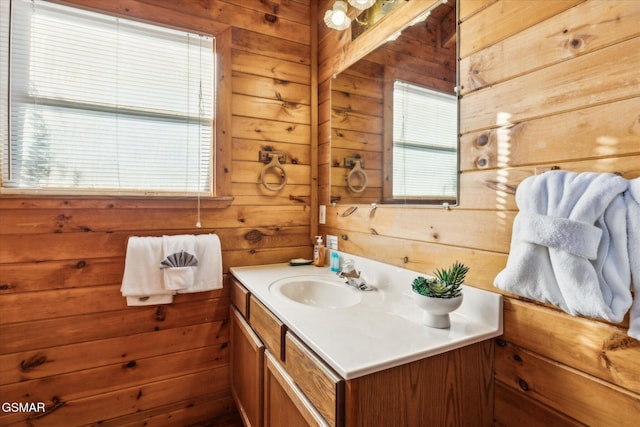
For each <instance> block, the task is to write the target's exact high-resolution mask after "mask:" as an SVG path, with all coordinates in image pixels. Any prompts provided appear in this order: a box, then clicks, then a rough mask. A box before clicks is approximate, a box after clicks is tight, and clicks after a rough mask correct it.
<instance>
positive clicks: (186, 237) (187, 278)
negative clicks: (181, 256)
mask: <svg viewBox="0 0 640 427" xmlns="http://www.w3.org/2000/svg"><path fill="white" fill-rule="evenodd" d="M195 240H196V239H195V236H194V235H192V234H181V235H177V236H162V259H165V258H167V257H169V256H171V255H173V254H176V253H180V252H187V253H189V254H191V255H193V254H195V246H196V245H195ZM196 258H198V256H197V255H196ZM158 268H160V265H159V264H158ZM196 268H197V267H177V268H176V267H171V268H163V269H162V271H163V274H164V287H165V288H167V289H169V290H181V289H187V288H190V287H192V286H193V283H194V270H195V269H196Z"/></svg>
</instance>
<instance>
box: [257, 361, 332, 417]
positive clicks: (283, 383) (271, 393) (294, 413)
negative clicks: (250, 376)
mask: <svg viewBox="0 0 640 427" xmlns="http://www.w3.org/2000/svg"><path fill="white" fill-rule="evenodd" d="M264 354H265V370H264V387H265V389H264V426H265V427H282V426H287V427H308V426H323V427H328V424H327V423H326V422H325V421H324V419H323V418H322V416H321V415H320V414H319V413H318V412H317V411H316V410H315V408H314V407H313V405H312V404H311V402H309V400H307V398H306V397H305V396H304V394H302V392H301V391H300V390H299V389H298V388H297V387H296V385H295V383H294V382H293V380H292V379H291V377H289V375H288V374H287V372H286V371H285V369H284V368H283V367H282V365H280V363H279V362H278V361H277V360H276V358H275V357H273V355H271V353H269V351H265V353H264Z"/></svg>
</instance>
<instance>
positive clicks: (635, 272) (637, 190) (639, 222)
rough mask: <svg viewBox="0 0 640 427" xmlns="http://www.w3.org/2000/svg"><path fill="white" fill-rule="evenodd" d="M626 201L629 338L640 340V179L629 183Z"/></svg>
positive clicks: (625, 195)
mask: <svg viewBox="0 0 640 427" xmlns="http://www.w3.org/2000/svg"><path fill="white" fill-rule="evenodd" d="M624 199H625V204H626V206H627V235H628V236H627V238H628V240H627V245H628V248H629V261H630V264H631V265H630V266H631V280H632V283H633V295H634V300H633V305H632V306H631V314H630V316H629V332H628V333H629V336H631V337H633V338H635V339H637V340H640V178H636V179H633V180H631V181H630V182H629V189H628V190H627V192H626V193H624Z"/></svg>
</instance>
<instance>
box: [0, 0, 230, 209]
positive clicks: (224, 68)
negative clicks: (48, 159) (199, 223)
mask: <svg viewBox="0 0 640 427" xmlns="http://www.w3.org/2000/svg"><path fill="white" fill-rule="evenodd" d="M79 2H81V0H71V1H66V2H65V3H64V4H65V5H66V6H70V7H75V8H78V9H84V10H89V11H93V12H97V13H103V14H107V15H110V16H115V17H121V18H126V19H131V20H136V21H140V22H145V23H148V24H151V25H159V26H163V27H167V28H172V29H177V30H182V31H188V32H194V33H206V34H210V35H211V36H212V37H213V38H214V41H213V43H214V47H215V51H214V55H215V58H216V60H215V68H214V70H213V75H214V76H213V77H214V82H213V84H214V88H215V89H214V90H215V97H214V99H213V110H214V111H213V114H214V115H213V123H212V137H211V160H210V162H211V184H210V190H209V194H204V193H203V192H200V194H196V193H195V192H194V193H193V194H192V195H191V194H189V195H185V194H175V193H171V192H145V190H144V189H141V190H140V191H139V192H137V191H134V192H127V190H123V191H118V190H94V189H88V188H83V189H35V188H11V187H4V186H3V183H2V179H3V177H2V174H0V195H2V196H5V195H17V196H20V195H25V196H29V195H34V196H39V195H42V196H65V197H92V198H93V197H101V196H102V197H125V198H131V199H148V198H150V197H151V198H171V199H174V198H179V199H196V198H197V199H203V200H214V201H220V202H222V204H224V205H228V204H230V203H231V201H232V200H233V198H232V197H231V159H230V153H231V138H230V135H229V132H228V129H229V128H230V124H231V111H230V109H229V108H228V107H227V108H225V106H228V105H229V103H230V100H231V83H230V76H231V62H230V61H231V27H230V26H229V25H226V24H219V23H212V22H205V20H198V19H194V20H191V19H183V18H180V19H178V20H177V21H178V22H177V23H176V22H175V20H170V18H172V17H171V16H166V15H165V14H162V15H158V14H154V16H156V17H158V18H160V19H153V20H150V19H149V17H148V15H147V13H145V10H144V9H139V8H128V7H127V5H120V6H121V7H119V6H118V5H117V4H111V3H112V2H107V4H105V5H104V7H102V6H101V8H100V9H98V8H88V7H86V6H84V5H82V4H76V3H79ZM11 3H12V2H11ZM11 3H10V4H11ZM53 3H56V2H55V1H54V2H53ZM113 3H116V2H113ZM9 7H11V6H9ZM123 11H126V12H125V13H123ZM143 15H144V16H143ZM165 16H166V17H165ZM185 18H186V16H185ZM176 24H177V25H176ZM193 24H198V25H193ZM7 31H8V29H7ZM3 59H4V58H3ZM8 74H9V72H8V71H7V73H3V75H2V76H1V78H2V87H3V88H4V87H5V86H6V87H7V89H9V84H10V83H9V77H8ZM6 93H7V94H8V96H7V97H6V99H2V103H3V106H2V109H3V110H5V111H3V115H2V121H3V122H4V123H3V124H2V127H3V128H4V129H3V130H2V132H0V137H2V138H3V139H4V138H6V140H4V141H3V144H6V143H7V141H8V138H9V137H10V124H9V121H10V116H9V109H10V102H11V99H10V97H11V94H10V92H9V91H7V92H6ZM5 112H6V117H5V116H4V113H5ZM5 120H6V121H5ZM0 167H1V165H0Z"/></svg>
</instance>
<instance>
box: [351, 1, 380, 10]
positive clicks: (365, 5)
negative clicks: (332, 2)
mask: <svg viewBox="0 0 640 427" xmlns="http://www.w3.org/2000/svg"><path fill="white" fill-rule="evenodd" d="M348 1H349V4H350V5H351V6H353V7H355V8H356V9H359V10H365V9H369V8H370V7H371V6H373V5H374V4H375V2H376V0H348Z"/></svg>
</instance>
